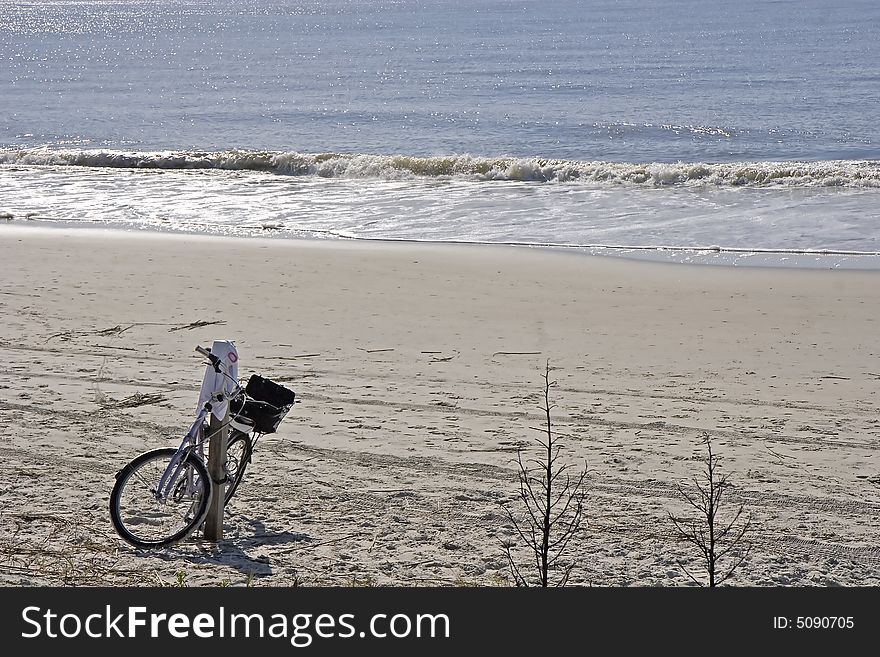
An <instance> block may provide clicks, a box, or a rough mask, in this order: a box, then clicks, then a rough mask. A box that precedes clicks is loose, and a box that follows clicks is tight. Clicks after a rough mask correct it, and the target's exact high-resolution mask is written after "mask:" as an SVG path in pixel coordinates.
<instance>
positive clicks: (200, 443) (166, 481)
mask: <svg viewBox="0 0 880 657" xmlns="http://www.w3.org/2000/svg"><path fill="white" fill-rule="evenodd" d="M210 410H211V406H210V404H205V406H204V407H203V408H202V410H201V411H200V412H199V414H198V415H197V416H196V419H195V422H193V423H192V426H191V427H190V428H189V431H187V432H186V435H185V436H184V437H183V440H182V441H181V443H180V447H178V448H177V452H176V453H175V454H174V456H173V457H171V462H170V463H169V464H168V467H167V468H165V472H163V473H162V477H161V478H160V479H159V485H158V486H157V487H156V490H155V491H153V495H154V496H155V498H156V500H157V501H159V502H164V501H165V500H167V499H168V496H169V495H170V494H171V491H172V490H173V489H174V486H175V484H176V483H177V478H178V477H179V476H180V471H181V470H182V469H183V461H184V460H185V459H186V457H187V456H188V455H189V454H190V453H192V451H193V450H194V449H195V450H197V451H196V453H197V455H198V457H199V458H200V459H202V460H203V461H204V460H205V450H204V445H205V440H204V437H199V433H200V432H201V431H202V425H203V424H204V422H205V417H207V415H208V413H209V412H210ZM187 477H192V473H191V472H188V473H187ZM192 486H193V484H192V481H189V480H188V481H187V488H188V489H189V490H192Z"/></svg>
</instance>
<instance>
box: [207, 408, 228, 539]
mask: <svg viewBox="0 0 880 657" xmlns="http://www.w3.org/2000/svg"><path fill="white" fill-rule="evenodd" d="M228 418H229V405H228V404H227V406H226V417H224V418H223V419H222V420H218V419H217V416H216V415H214V414H213V413H211V419H210V421H209V423H208V434H209V435H210V436H211V442H210V443H209V444H208V474H209V475H210V477H211V506H210V507H208V515H207V516H206V517H205V539H206V540H208V541H215V542H216V541H219V540H222V539H223V508H224V507H225V506H226V443H227V434H228V431H229V429H228V428H227V427H228V425H229V423H228V421H227V420H228ZM218 481H219V482H222V483H219V484H218V483H217V482H218Z"/></svg>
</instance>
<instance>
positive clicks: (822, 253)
mask: <svg viewBox="0 0 880 657" xmlns="http://www.w3.org/2000/svg"><path fill="white" fill-rule="evenodd" d="M0 219H2V217H0ZM4 230H7V231H10V232H15V231H21V232H23V233H28V232H31V231H41V230H49V231H80V230H86V231H89V232H92V233H95V234H98V235H102V236H105V237H108V238H113V237H118V238H125V237H132V238H134V237H148V236H150V235H155V236H165V237H177V238H182V239H202V238H219V239H227V240H266V241H270V242H273V243H277V242H281V243H284V242H293V243H295V244H298V245H308V244H311V243H314V242H317V243H331V244H332V243H337V242H338V243H345V242H350V243H365V244H385V245H394V244H396V245H401V246H408V245H411V246H425V247H432V246H434V247H441V248H443V247H446V248H449V247H467V248H471V247H488V248H520V249H533V250H538V251H544V252H548V253H558V254H567V255H574V256H580V257H583V256H588V257H594V258H608V259H614V260H625V261H630V262H649V263H655V264H669V265H683V266H696V267H705V266H712V267H723V268H741V269H742V268H749V269H764V270H773V271H776V270H782V269H793V270H803V271H808V270H813V271H815V270H836V271H856V272H866V273H869V272H880V253H876V252H869V251H840V250H834V249H762V248H756V249H747V248H741V247H675V246H625V245H616V246H611V245H576V244H556V243H549V242H547V243H538V242H535V243H531V242H518V241H507V242H489V241H467V240H419V239H408V238H402V239H386V238H379V237H355V236H347V235H340V234H335V233H333V234H332V237H330V238H326V239H324V238H313V239H308V238H302V237H292V236H285V235H282V234H277V235H275V236H272V233H271V232H270V233H268V234H266V235H225V234H215V233H198V232H187V231H178V230H157V229H156V228H154V227H150V228H149V229H137V228H131V227H107V226H105V225H89V224H76V223H73V222H51V223H38V224H36V225H35V224H30V225H27V224H20V223H18V224H14V223H12V221H11V220H9V219H7V223H6V224H0V231H4ZM789 260H791V262H789ZM850 260H852V261H853V262H850ZM823 261H824V262H823Z"/></svg>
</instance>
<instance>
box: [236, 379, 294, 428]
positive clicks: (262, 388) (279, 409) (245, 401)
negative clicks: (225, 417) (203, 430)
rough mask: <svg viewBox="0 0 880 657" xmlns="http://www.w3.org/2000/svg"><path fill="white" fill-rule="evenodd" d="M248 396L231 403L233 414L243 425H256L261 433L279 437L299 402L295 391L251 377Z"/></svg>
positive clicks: (247, 390)
mask: <svg viewBox="0 0 880 657" xmlns="http://www.w3.org/2000/svg"><path fill="white" fill-rule="evenodd" d="M244 393H245V394H244V395H242V396H239V397H236V398H235V399H233V400H231V401H230V403H229V414H230V416H231V417H232V419H233V420H237V421H238V422H239V423H242V424H246V425H251V424H252V425H253V427H254V431H256V432H257V433H275V431H276V430H277V429H278V425H280V424H281V420H283V419H284V417H285V416H286V415H287V413H288V412H289V411H290V409H291V408H293V404H294V401H295V400H296V393H295V392H293V390H290V389H289V388H285V387H284V386H282V385H280V384H278V383H275V382H274V381H270V380H269V379H266V378H263V377H262V376H259V375H258V374H252V375H251V378H250V379H249V380H248V382H247V385H246V386H245V388H244Z"/></svg>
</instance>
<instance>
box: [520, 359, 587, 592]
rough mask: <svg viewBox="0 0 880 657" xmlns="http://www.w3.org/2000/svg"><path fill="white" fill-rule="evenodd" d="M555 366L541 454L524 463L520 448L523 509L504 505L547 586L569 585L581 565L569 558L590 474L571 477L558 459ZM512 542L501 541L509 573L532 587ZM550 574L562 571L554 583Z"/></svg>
mask: <svg viewBox="0 0 880 657" xmlns="http://www.w3.org/2000/svg"><path fill="white" fill-rule="evenodd" d="M551 370H552V368H551V367H550V361H549V360H548V361H547V363H546V368H545V371H544V374H543V379H544V405H543V406H541V410H542V411H543V412H544V417H545V426H544V427H543V428H542V429H541V431H542V433H543V434H544V435H545V436H546V437H545V438H543V439H538V441H537V442H538V444H539V445H540V446H541V448H542V450H541V453H542V458H541V459H540V460H538V459H528V460H525V461H524V460H523V453H522V450H521V449H518V450H517V458H516V461H517V465H518V470H519V471H518V475H519V492H518V494H517V499H518V500H519V502H520V504H521V506H522V507H523V510H522V511H521V514H520V515H517V514H515V513H514V512H513V510H512V509H511V508H510V506H508V505H503V506H504V511H505V514H506V516H507V519H508V520H509V521H510V523H511V524H512V525H513V528H514V531H515V533H516V535H517V536H518V537H519V538H520V540H522V541H523V542H524V543H525V544H526V546H527V547H528V549H529V552H530V554H531V557H532V559H533V561H534V566H535V570H536V572H537V583H538V585H540V586H544V587H546V586H551V585H552V586H565V585H566V584H567V583H568V580H569V578H570V576H571V573H572V571H573V569H574V567H575V566H576V565H577V560H575V559H567V558H566V557H567V549H568V547H569V544H570V543H571V541H572V539H574V538H575V537H576V536H577V535H578V534H579V533H580V531H581V526H582V523H583V518H584V501H585V498H586V491H585V488H584V482H585V478H586V475H587V470H586V467H585V468H584V470H583V471H581V472H580V473H579V474H578V475H577V476H575V477H573V478H572V477H571V476H569V474H568V472H567V470H568V466H567V465H565V464H560V463H559V453H560V449H561V445H559V443H558V434H557V433H556V432H555V431H554V429H553V423H552V419H551V410H552V409H553V408H555V404H552V403H551V402H550V390H551V389H552V388H554V387H555V386H556V381H551V380H550V372H551ZM530 466H533V467H534V470H533V469H532V468H531V467H530ZM513 545H514V544H513V543H512V542H511V541H510V540H505V541H502V547H503V548H504V551H505V554H506V556H507V563H508V566H509V568H510V573H511V575H512V576H513V580H514V582H515V583H516V585H517V586H529V585H530V580H529V578H528V577H527V576H526V575H525V574H524V572H523V570H524V569H523V568H522V567H520V565H519V564H517V563H516V560H515V559H514V557H513ZM551 572H555V573H557V574H558V576H557V578H556V580H555V581H554V582H552V583H551V580H550V574H551ZM532 581H534V580H532Z"/></svg>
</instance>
